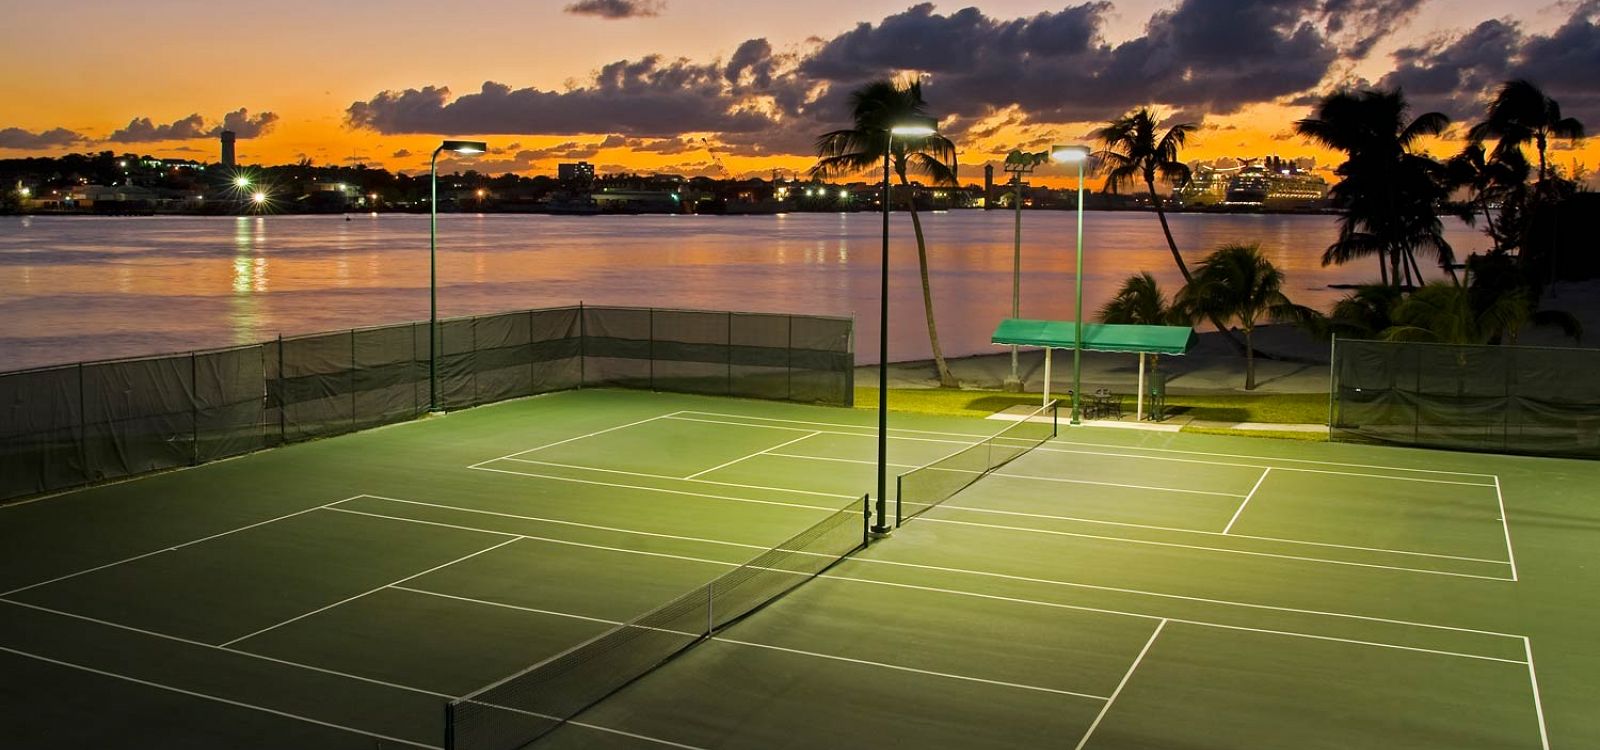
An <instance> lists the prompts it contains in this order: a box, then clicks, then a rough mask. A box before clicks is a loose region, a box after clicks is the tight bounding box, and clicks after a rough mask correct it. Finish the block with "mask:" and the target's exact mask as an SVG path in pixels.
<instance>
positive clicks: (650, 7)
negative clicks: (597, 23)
mask: <svg viewBox="0 0 1600 750" xmlns="http://www.w3.org/2000/svg"><path fill="white" fill-rule="evenodd" d="M666 6H667V4H666V3H665V2H663V0H578V2H575V3H573V4H571V5H568V6H567V7H566V8H563V10H565V11H566V12H568V13H571V14H573V15H578V16H596V17H599V18H604V19H607V20H617V19H621V18H642V17H648V16H659V15H661V11H662V10H664V9H665V8H666Z"/></svg>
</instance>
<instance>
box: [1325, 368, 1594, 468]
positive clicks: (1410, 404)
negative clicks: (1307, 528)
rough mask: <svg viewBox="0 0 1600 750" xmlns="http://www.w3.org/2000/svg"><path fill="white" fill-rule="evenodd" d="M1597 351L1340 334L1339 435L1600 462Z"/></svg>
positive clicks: (1336, 373)
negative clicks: (1356, 337)
mask: <svg viewBox="0 0 1600 750" xmlns="http://www.w3.org/2000/svg"><path fill="white" fill-rule="evenodd" d="M1597 373H1600V350H1596V349H1577V348H1573V349H1563V348H1544V347H1524V346H1489V345H1485V346H1467V345H1455V344H1430V343H1414V342H1392V341H1363V340H1352V339H1339V340H1338V341H1337V342H1335V345H1334V351H1333V382H1332V388H1333V397H1332V405H1331V410H1330V414H1329V428H1330V433H1331V435H1332V436H1333V439H1334V440H1341V441H1356V442H1374V443H1387V444H1392V445H1409V446H1418V447H1427V448H1447V449H1453V450H1468V451H1487V452H1494V453H1522V454H1529V455H1538V456H1564V457H1575V458H1600V377H1596V374H1597Z"/></svg>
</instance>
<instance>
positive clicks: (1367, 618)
mask: <svg viewBox="0 0 1600 750" xmlns="http://www.w3.org/2000/svg"><path fill="white" fill-rule="evenodd" d="M851 561H853V562H860V563H870V564H874V565H893V566H896V567H902V568H916V569H919V570H933V571H938V572H940V573H961V574H966V575H974V576H982V577H985V578H999V579H1002V580H1010V581H1022V582H1024V583H1042V584H1045V585H1049V586H1064V587H1066V588H1075V589H1089V590H1091V591H1110V592H1112V593H1116V594H1134V595H1137V596H1152V597H1157V598H1161V599H1176V600H1179V601H1188V602H1200V603H1201V604H1220V605H1223V606H1228V607H1243V608H1246V609H1261V610H1268V611H1272V612H1291V613H1294V614H1300V615H1319V616H1322V617H1337V618H1341V619H1348V620H1361V621H1363V622H1381V623H1387V624H1390V625H1406V626H1410V627H1415V628H1427V629H1430V630H1448V631H1451V632H1456V633H1472V634H1475V635H1488V636H1495V637H1499V638H1521V637H1522V636H1521V635H1519V634H1516V633H1501V632H1499V631H1495V630H1478V629H1476V628H1458V627H1455V626H1453V625H1435V624H1433V623H1427V622H1414V621H1411V620H1396V619H1393V618H1389V617H1375V616H1372V615H1355V614H1350V613H1348V612H1325V611H1322V610H1317V609H1301V608H1298V607H1278V606H1274V605H1271V604H1255V603H1252V602H1237V601H1233V600H1231V599H1208V598H1206V597H1202V596H1187V595H1184V594H1166V593H1162V592H1160V591H1145V590H1143V589H1130V588H1121V587H1118V586H1102V585H1100V584H1095V583H1075V582H1072V581H1059V580H1056V579H1053V578H1034V577H1031V576H1019V575H1013V574H1011V573H995V572H992V571H987V570H972V569H969V568H952V567H949V566H945V565H929V564H927V563H912V562H901V561H898V560H881V559H878V558H871V557H854V558H851ZM824 575H826V574H824ZM1171 619H1174V620H1175V619H1177V618H1171ZM1199 624H1202V625H1206V624H1210V623H1204V622H1202V623H1199Z"/></svg>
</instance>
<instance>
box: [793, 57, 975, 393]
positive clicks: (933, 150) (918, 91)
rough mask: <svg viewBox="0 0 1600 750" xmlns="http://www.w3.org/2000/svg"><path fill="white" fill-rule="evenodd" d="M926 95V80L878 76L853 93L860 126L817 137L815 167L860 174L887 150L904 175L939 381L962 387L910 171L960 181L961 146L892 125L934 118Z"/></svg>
mask: <svg viewBox="0 0 1600 750" xmlns="http://www.w3.org/2000/svg"><path fill="white" fill-rule="evenodd" d="M927 108H928V105H927V102H925V101H924V100H923V98H922V84H921V83H918V82H912V83H910V84H908V85H906V86H904V87H901V86H898V85H896V84H895V83H894V82H892V81H887V80H884V81H873V82H871V83H868V84H866V85H863V86H862V87H861V88H858V89H856V90H855V91H853V92H851V93H850V110H851V113H850V114H851V118H852V119H853V120H854V127H851V128H848V129H844V130H835V131H832V132H829V133H824V134H822V135H821V136H819V137H818V138H817V163H816V166H813V167H812V168H811V176H812V177H815V178H819V179H820V178H829V177H837V176H839V175H846V174H856V173H860V172H865V171H868V170H871V169H874V168H876V167H877V166H878V165H880V164H882V163H883V157H884V152H885V151H887V152H888V154H889V162H890V165H891V167H892V168H893V169H894V173H895V174H896V175H897V176H899V178H900V186H901V187H902V188H903V190H902V191H901V193H902V195H904V196H905V202H906V209H907V210H908V211H909V212H910V213H911V229H912V231H913V233H915V234H916V237H917V265H918V269H919V270H920V272H921V274H922V306H923V311H924V313H925V314H926V316H927V319H928V342H929V343H930V344H931V345H932V347H933V362H934V366H935V367H936V368H937V369H938V372H939V384H940V385H943V386H945V387H951V388H953V387H956V386H958V385H960V383H959V382H958V381H957V380H956V378H955V376H954V375H952V374H951V373H950V365H949V364H947V363H946V362H945V359H944V351H943V350H942V349H941V348H940V347H939V330H938V327H937V326H935V325H934V319H933V287H932V286H930V285H929V283H928V244H927V241H926V239H925V238H924V237H923V234H922V219H921V217H919V216H918V215H917V202H916V194H915V191H914V190H912V189H911V181H910V179H909V178H908V176H907V175H908V173H912V172H914V173H916V174H917V175H919V176H922V177H924V178H926V179H927V180H928V181H929V182H931V183H932V184H935V185H954V184H956V146H955V144H954V143H952V142H951V141H950V139H948V138H945V137H944V136H942V135H937V134H935V135H929V136H915V137H909V138H908V137H903V136H895V137H891V136H890V134H889V129H890V128H891V127H893V126H894V125H895V124H897V123H902V122H906V121H915V120H928V119H932V118H930V117H929V116H928V114H927Z"/></svg>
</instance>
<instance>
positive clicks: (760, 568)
mask: <svg viewBox="0 0 1600 750" xmlns="http://www.w3.org/2000/svg"><path fill="white" fill-rule="evenodd" d="M867 519H868V506H867V503H866V498H863V499H862V502H861V503H860V504H852V505H851V506H849V507H846V508H842V509H840V510H838V511H835V512H834V513H832V514H830V515H829V516H828V517H827V518H824V519H823V520H822V521H821V522H819V523H817V524H816V525H814V526H812V527H811V528H809V529H806V530H805V531H802V532H800V533H799V534H796V535H795V536H794V537H791V538H790V539H789V540H788V541H786V542H784V543H782V544H780V545H778V546H776V547H774V548H772V549H770V550H767V551H766V552H763V553H761V554H760V555H757V556H756V557H755V559H753V560H751V561H750V562H747V563H745V564H743V565H740V566H739V567H737V568H735V569H733V570H731V571H728V572H727V573H725V574H723V575H721V576H719V577H717V578H716V579H714V580H712V581H711V582H710V583H708V584H705V585H703V586H700V587H699V588H696V589H695V590H693V591H690V592H689V593H687V594H684V595H683V596H680V597H678V598H677V599H674V600H672V601H671V602H668V603H667V604H664V605H662V606H660V607H657V608H655V609H653V610H651V611H649V612H646V613H645V614H643V615H640V616H639V617H637V618H634V619H633V620H631V621H629V622H626V623H623V624H621V625H618V626H617V627H615V628H612V629H611V630H608V631H606V632H605V633H602V634H600V635H598V636H596V637H594V638H592V639H590V640H588V641H585V642H583V643H581V644H578V645H577V646H574V647H572V648H570V649H568V650H566V651H564V652H562V653H560V654H557V655H555V656H552V657H550V658H549V659H546V660H544V661H542V662H540V663H538V664H535V665H533V666H531V667H528V668H527V669H525V670H523V671H521V672H518V673H516V674H513V675H511V676H509V677H506V678H504V679H502V680H500V681H498V682H495V683H493V684H491V685H488V686H486V687H483V688H481V689H479V690H477V691H475V692H473V693H472V694H470V695H467V696H465V697H462V698H458V699H456V700H453V701H451V702H450V703H449V704H448V706H447V707H446V714H445V747H446V748H448V750H511V749H512V748H520V747H523V746H525V745H528V744H529V743H531V742H534V741H535V740H538V739H539V738H541V737H543V736H545V735H547V734H549V733H550V732H552V731H554V730H555V729H557V728H559V727H560V726H561V725H563V724H565V723H567V722H568V721H571V720H572V719H573V718H575V717H576V716H577V715H578V714H581V713H583V712H584V711H586V710H588V709H589V708H591V707H593V706H595V705H596V704H598V703H600V702H601V701H603V700H605V699H606V698H608V697H610V696H611V695H613V694H615V693H616V692H617V691H619V690H621V689H622V688H624V687H627V686H628V685H629V684H631V683H633V682H634V681H635V680H638V679H639V678H641V677H643V676H645V675H646V674H649V673H650V672H651V671H653V670H655V669H656V668H657V667H660V666H662V665H663V664H666V663H667V662H668V661H670V660H671V659H673V658H674V657H676V656H678V655H679V654H681V653H683V652H684V651H687V650H688V649H690V648H691V647H693V646H695V645H696V644H698V643H700V642H702V641H704V640H706V639H707V638H710V637H711V636H712V635H714V634H715V633H717V632H718V631H720V630H722V629H723V628H726V627H728V626H729V625H732V624H733V623H735V622H737V621H739V620H740V619H742V618H744V617H746V616H748V615H750V614H751V613H752V612H755V611H756V610H758V609H760V608H762V607H764V606H766V605H767V604H770V603H771V602H773V601H774V600H776V599H777V598H778V597H781V596H783V595H784V594H787V593H788V592H790V591H792V590H794V589H795V588H796V587H798V586H799V585H800V584H803V583H805V582H807V581H809V580H811V579H812V578H815V577H816V576H817V575H819V574H821V573H822V572H823V571H825V570H827V569H828V568H830V567H832V566H833V565H834V564H836V563H838V562H839V561H840V560H843V559H844V558H845V557H847V556H849V555H851V554H853V553H855V552H857V551H859V550H861V549H863V548H865V547H866V544H867Z"/></svg>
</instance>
